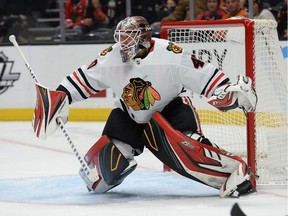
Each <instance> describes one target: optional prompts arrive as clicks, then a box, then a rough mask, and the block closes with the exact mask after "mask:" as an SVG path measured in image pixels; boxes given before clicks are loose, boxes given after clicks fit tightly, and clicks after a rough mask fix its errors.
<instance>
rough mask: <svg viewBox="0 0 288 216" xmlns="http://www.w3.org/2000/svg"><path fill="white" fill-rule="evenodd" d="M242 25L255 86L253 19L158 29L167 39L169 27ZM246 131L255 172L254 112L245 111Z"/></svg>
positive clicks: (184, 23)
mask: <svg viewBox="0 0 288 216" xmlns="http://www.w3.org/2000/svg"><path fill="white" fill-rule="evenodd" d="M222 24H227V25H243V26H244V28H245V53H246V55H245V63H246V65H245V70H246V76H248V77H250V78H251V79H252V85H253V86H255V65H254V60H255V50H254V21H253V20H250V19H230V20H213V21H206V20H205V21H179V22H165V23H163V24H162V26H161V29H160V38H163V39H168V34H169V29H171V28H173V27H174V28H175V26H177V29H181V28H184V29H185V28H189V26H190V27H191V26H204V25H207V26H209V25H210V27H211V25H222ZM246 133H247V144H246V148H247V164H248V166H249V168H250V170H251V172H252V173H253V174H257V170H256V133H255V113H254V112H250V113H247V118H246ZM251 181H252V184H253V186H254V187H255V188H256V179H255V176H254V175H252V176H251Z"/></svg>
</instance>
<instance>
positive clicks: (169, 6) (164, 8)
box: [155, 0, 178, 22]
mask: <svg viewBox="0 0 288 216" xmlns="http://www.w3.org/2000/svg"><path fill="white" fill-rule="evenodd" d="M177 3H178V1H177V0H166V3H165V4H163V5H161V6H160V8H159V10H158V11H157V16H156V20H155V21H156V22H158V21H161V20H162V19H163V18H164V17H166V16H169V15H170V14H171V13H173V12H174V10H175V7H176V5H177Z"/></svg>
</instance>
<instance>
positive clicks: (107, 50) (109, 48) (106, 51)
mask: <svg viewBox="0 0 288 216" xmlns="http://www.w3.org/2000/svg"><path fill="white" fill-rule="evenodd" d="M112 50H113V48H112V46H109V47H108V48H106V49H104V50H103V51H102V52H101V53H100V56H105V55H107V53H109V52H111V51H112Z"/></svg>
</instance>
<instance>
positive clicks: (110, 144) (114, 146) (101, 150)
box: [80, 136, 137, 193]
mask: <svg viewBox="0 0 288 216" xmlns="http://www.w3.org/2000/svg"><path fill="white" fill-rule="evenodd" d="M84 159H85V161H86V162H87V164H88V166H89V167H96V170H97V173H98V176H99V179H98V180H97V181H96V182H95V183H94V184H93V185H92V187H91V188H90V189H91V190H93V191H94V192H96V193H104V192H106V191H108V190H110V189H112V188H113V187H115V186H117V185H119V184H121V183H122V181H123V180H124V178H125V177H127V176H128V175H129V174H130V173H131V172H133V171H134V170H135V168H136V166H137V163H136V161H135V160H134V149H133V148H132V147H131V146H129V145H128V144H125V143H123V142H120V141H118V140H113V141H112V140H110V139H109V138H108V137H107V136H102V137H101V138H100V139H99V140H98V141H97V142H96V143H95V144H94V145H93V146H92V147H91V148H90V149H89V151H88V152H87V153H86V155H85V157H84ZM80 176H81V177H82V179H83V180H84V181H85V182H86V184H87V178H86V179H85V173H83V172H81V169H80ZM87 185H88V184H87Z"/></svg>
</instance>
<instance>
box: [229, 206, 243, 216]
mask: <svg viewBox="0 0 288 216" xmlns="http://www.w3.org/2000/svg"><path fill="white" fill-rule="evenodd" d="M231 216H246V214H244V212H243V211H242V210H241V209H240V206H239V205H238V203H235V204H234V205H233V206H232V209H231Z"/></svg>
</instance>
